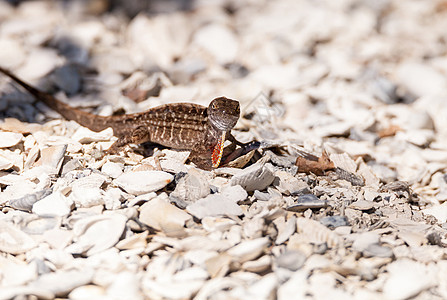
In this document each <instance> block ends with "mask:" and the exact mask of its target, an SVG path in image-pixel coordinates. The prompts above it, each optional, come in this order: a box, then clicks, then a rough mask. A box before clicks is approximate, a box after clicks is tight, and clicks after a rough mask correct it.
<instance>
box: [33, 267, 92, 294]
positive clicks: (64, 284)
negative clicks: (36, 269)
mask: <svg viewBox="0 0 447 300" xmlns="http://www.w3.org/2000/svg"><path fill="white" fill-rule="evenodd" d="M93 274H94V272H93V269H90V268H83V269H82V270H70V271H56V272H54V273H46V274H42V275H41V276H40V277H39V278H38V279H37V280H36V281H34V282H32V283H30V284H29V286H30V287H39V288H42V289H46V290H48V291H50V292H52V293H54V294H55V295H56V296H64V295H66V294H68V293H69V292H71V291H72V290H73V289H74V288H76V287H78V286H82V285H85V284H88V283H89V282H91V281H92V279H93Z"/></svg>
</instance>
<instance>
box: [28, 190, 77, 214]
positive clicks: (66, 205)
mask: <svg viewBox="0 0 447 300" xmlns="http://www.w3.org/2000/svg"><path fill="white" fill-rule="evenodd" d="M72 204H73V202H72V201H71V200H69V199H68V198H66V197H64V196H63V195H62V194H61V193H60V192H55V193H52V194H51V195H49V196H47V197H45V198H43V199H42V200H40V201H38V202H36V203H34V204H33V209H32V211H33V213H35V214H36V215H38V216H41V217H64V216H67V215H68V214H69V213H70V212H71V206H72Z"/></svg>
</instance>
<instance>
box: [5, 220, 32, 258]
mask: <svg viewBox="0 0 447 300" xmlns="http://www.w3.org/2000/svg"><path fill="white" fill-rule="evenodd" d="M34 247H36V242H35V241H34V240H33V239H32V238H31V237H30V236H29V235H27V234H26V233H24V232H23V231H21V230H20V229H18V228H16V227H14V226H13V225H11V224H9V223H6V222H5V221H0V251H2V252H6V253H10V254H20V253H23V252H26V251H28V250H30V249H32V248H34Z"/></svg>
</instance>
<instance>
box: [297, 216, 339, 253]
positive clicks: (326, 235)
mask: <svg viewBox="0 0 447 300" xmlns="http://www.w3.org/2000/svg"><path fill="white" fill-rule="evenodd" d="M296 221H297V222H296V224H297V229H298V232H299V233H301V234H303V235H304V236H305V237H307V238H308V239H309V241H310V242H311V243H315V244H322V243H327V245H328V246H329V247H330V248H334V247H337V246H338V245H340V244H341V238H340V236H339V235H338V234H336V233H335V232H333V231H331V230H330V229H328V228H327V227H326V226H324V225H323V224H321V223H320V222H317V221H315V220H311V219H306V218H298V219H297V220H296Z"/></svg>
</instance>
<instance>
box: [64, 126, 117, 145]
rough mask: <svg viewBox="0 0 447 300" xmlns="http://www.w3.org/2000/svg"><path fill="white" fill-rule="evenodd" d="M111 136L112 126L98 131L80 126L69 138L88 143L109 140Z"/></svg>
mask: <svg viewBox="0 0 447 300" xmlns="http://www.w3.org/2000/svg"><path fill="white" fill-rule="evenodd" d="M112 137H113V130H112V128H107V129H104V130H103V131H100V132H94V131H91V130H90V129H88V128H86V127H82V126H80V127H79V128H78V130H76V132H75V133H74V134H73V136H72V137H71V138H72V139H73V140H75V141H77V142H79V143H81V144H88V143H92V142H103V141H110V139H111V138H112Z"/></svg>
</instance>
